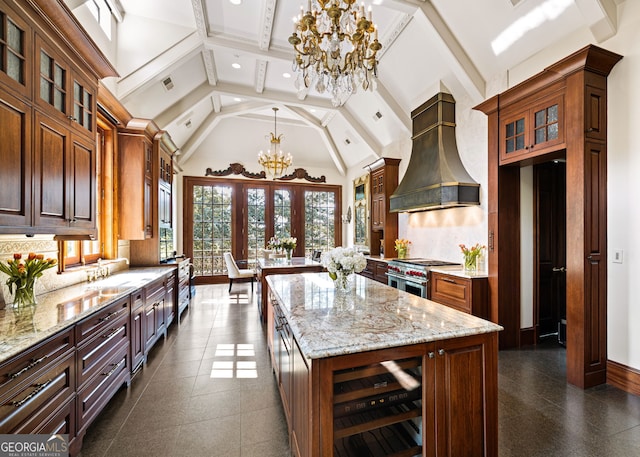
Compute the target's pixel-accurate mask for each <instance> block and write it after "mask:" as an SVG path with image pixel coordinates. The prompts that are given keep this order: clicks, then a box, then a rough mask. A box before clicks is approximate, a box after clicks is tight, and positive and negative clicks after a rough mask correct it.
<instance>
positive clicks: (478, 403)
mask: <svg viewBox="0 0 640 457" xmlns="http://www.w3.org/2000/svg"><path fill="white" fill-rule="evenodd" d="M426 360H427V361H426V364H425V372H427V373H433V378H430V377H429V376H427V377H426V379H427V382H426V385H425V387H426V391H427V392H433V403H432V402H431V400H428V401H427V408H428V409H427V415H428V416H431V414H433V416H432V417H433V418H434V423H435V430H433V429H428V430H427V438H426V439H425V443H426V450H427V452H426V455H436V456H447V457H456V456H460V455H474V456H495V455H498V443H497V439H496V437H497V436H498V430H497V427H498V417H497V403H498V389H497V382H498V379H497V335H493V337H492V338H488V337H485V336H482V335H477V336H470V337H465V338H455V339H450V340H445V341H442V342H438V343H435V344H433V345H430V346H429V347H428V349H427V359H426ZM432 382H433V384H431V383H432ZM431 405H433V409H430V407H431ZM430 422H431V418H430V417H427V418H426V423H427V424H429V423H430ZM434 445H435V452H434V453H432V452H431V446H434Z"/></svg>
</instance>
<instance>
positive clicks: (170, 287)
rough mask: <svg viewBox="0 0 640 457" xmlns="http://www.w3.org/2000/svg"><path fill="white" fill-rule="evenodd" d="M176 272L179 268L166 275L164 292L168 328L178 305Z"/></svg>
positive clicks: (165, 320) (165, 318)
mask: <svg viewBox="0 0 640 457" xmlns="http://www.w3.org/2000/svg"><path fill="white" fill-rule="evenodd" d="M176 274H177V270H173V271H171V272H170V273H167V275H166V276H165V293H164V322H165V325H166V326H167V328H169V326H170V325H171V323H172V322H173V320H174V319H175V306H176V292H177V290H176Z"/></svg>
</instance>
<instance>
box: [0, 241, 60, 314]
mask: <svg viewBox="0 0 640 457" xmlns="http://www.w3.org/2000/svg"><path fill="white" fill-rule="evenodd" d="M56 263H57V261H56V259H51V258H49V259H45V258H44V255H42V254H34V253H33V252H30V253H29V255H28V256H27V259H26V260H23V259H22V254H13V259H9V260H7V261H6V263H4V262H1V261H0V271H2V272H3V273H5V274H6V275H7V276H9V278H8V279H7V281H6V284H7V286H9V292H11V293H12V294H13V293H14V292H13V289H14V288H15V295H14V300H13V306H14V307H20V306H23V305H29V304H33V303H35V296H34V293H33V289H34V286H35V282H36V279H37V278H39V277H40V276H42V272H43V271H44V270H47V269H49V268H51V267H53V266H55V265H56Z"/></svg>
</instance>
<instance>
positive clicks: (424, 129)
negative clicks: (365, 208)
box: [389, 92, 480, 213]
mask: <svg viewBox="0 0 640 457" xmlns="http://www.w3.org/2000/svg"><path fill="white" fill-rule="evenodd" d="M455 103H456V102H455V100H454V98H453V97H452V96H451V95H450V94H447V93H444V92H440V93H438V94H436V95H435V96H433V97H432V98H430V99H429V100H427V101H426V102H425V103H423V104H422V105H421V106H419V107H418V108H416V109H415V110H413V111H412V112H411V119H412V120H413V137H412V140H413V148H412V150H411V159H410V160H409V166H408V167H407V171H406V173H405V175H404V177H403V178H402V182H400V184H399V185H398V188H397V189H396V191H395V192H394V193H393V195H391V197H390V203H389V209H390V211H391V212H396V213H398V212H411V211H428V210H435V209H444V208H450V207H455V206H471V205H479V204H480V185H479V184H478V183H477V182H475V181H474V180H473V179H472V178H471V176H469V173H467V170H466V169H465V168H464V165H462V162H461V161H460V156H459V155H458V147H457V145H456V132H455V127H456V116H455Z"/></svg>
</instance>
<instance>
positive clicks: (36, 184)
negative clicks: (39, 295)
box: [0, 0, 117, 235]
mask: <svg viewBox="0 0 640 457" xmlns="http://www.w3.org/2000/svg"><path fill="white" fill-rule="evenodd" d="M0 21H1V22H2V24H1V27H0V30H3V31H5V32H6V33H4V34H3V36H4V37H5V39H3V41H2V46H0V61H1V62H2V65H0V123H1V125H2V126H3V128H2V130H0V160H2V171H0V181H2V183H3V186H4V188H5V192H3V195H2V196H1V197H0V208H1V209H0V233H24V234H27V235H30V234H36V233H47V234H55V235H95V233H96V204H95V201H96V195H95V190H96V179H97V176H96V173H97V167H96V152H95V151H96V145H95V142H96V140H95V133H96V107H97V104H96V95H97V89H98V80H99V79H100V78H103V77H106V76H116V75H117V73H116V72H115V69H114V68H113V67H112V66H111V64H110V63H109V62H108V61H107V60H106V58H105V57H104V55H102V54H101V53H100V52H99V51H98V49H97V48H96V47H95V46H94V45H93V42H92V41H91V40H89V39H88V37H87V35H86V33H85V31H84V30H83V29H82V28H81V27H80V26H79V24H78V23H77V21H76V19H75V18H74V17H73V16H72V14H71V13H70V12H69V11H68V10H66V9H61V8H60V5H59V4H58V3H56V2H44V4H38V5H36V4H35V3H29V2H26V3H25V2H22V3H20V2H18V3H16V2H10V3H9V2H5V1H4V0H1V1H0Z"/></svg>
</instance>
